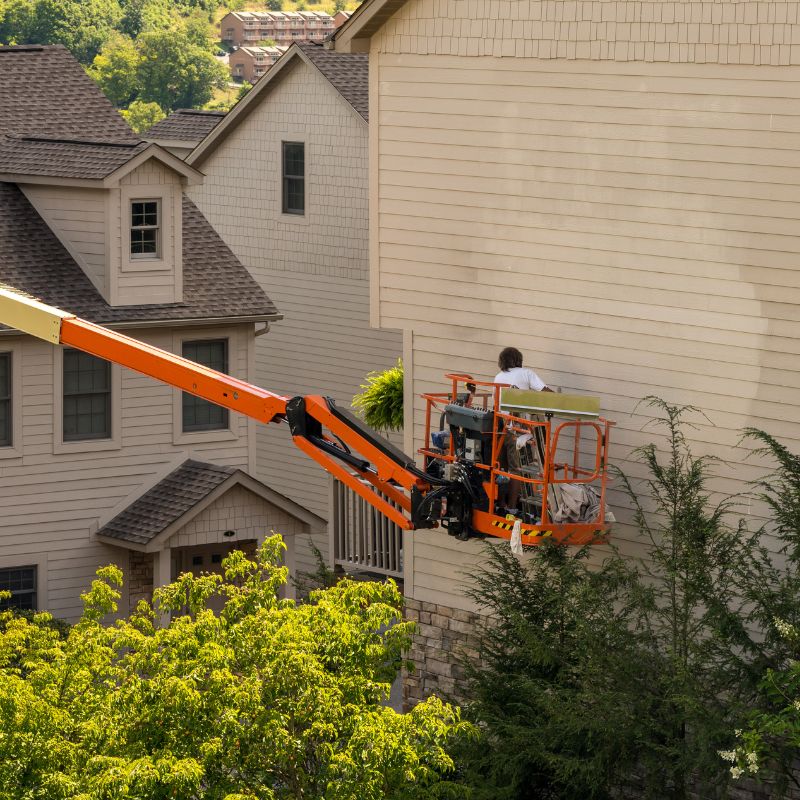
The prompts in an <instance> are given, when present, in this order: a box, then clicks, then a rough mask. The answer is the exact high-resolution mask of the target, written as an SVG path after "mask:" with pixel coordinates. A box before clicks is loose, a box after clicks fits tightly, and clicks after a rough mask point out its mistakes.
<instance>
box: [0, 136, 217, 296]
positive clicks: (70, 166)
mask: <svg viewBox="0 0 800 800" xmlns="http://www.w3.org/2000/svg"><path fill="white" fill-rule="evenodd" d="M201 180H202V175H201V174H200V173H199V172H198V171H197V170H195V169H193V168H192V167H189V166H187V165H186V164H185V163H184V162H183V161H181V160H180V159H179V158H176V157H175V156H173V155H172V154H171V153H168V152H167V151H166V150H164V149H163V148H161V147H159V146H158V145H156V144H147V143H145V142H132V143H129V144H128V143H116V142H112V143H110V142H98V141H85V140H80V139H58V138H52V137H33V136H19V137H14V136H6V137H3V138H2V139H0V181H7V182H9V183H16V184H17V185H18V186H19V188H20V189H21V190H22V191H23V192H24V194H25V195H26V197H27V198H28V200H29V201H30V202H31V204H32V205H33V206H34V208H35V209H36V210H37V212H38V213H39V214H40V216H41V217H42V218H43V219H44V220H45V222H46V223H47V224H48V226H49V227H50V228H51V230H52V231H53V233H54V234H55V235H56V236H57V237H58V238H59V240H60V241H61V242H62V244H63V245H64V247H65V248H66V249H67V251H68V252H69V253H70V255H71V256H72V257H73V258H74V259H75V261H76V262H77V263H78V264H79V266H80V267H81V268H82V269H83V271H84V272H85V273H86V275H87V276H88V277H89V279H90V280H91V281H92V283H93V284H94V285H95V287H96V288H97V290H98V291H99V292H100V294H101V295H102V296H103V298H104V299H105V301H106V302H107V303H108V304H109V305H110V306H134V305H135V306H138V305H151V304H163V303H180V302H182V300H183V258H182V251H183V238H182V236H183V231H182V227H183V226H182V218H183V188H184V186H187V185H191V184H195V183H199V182H200V181H201Z"/></svg>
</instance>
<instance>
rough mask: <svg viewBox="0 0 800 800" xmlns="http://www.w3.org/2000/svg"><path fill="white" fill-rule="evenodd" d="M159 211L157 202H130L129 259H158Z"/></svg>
mask: <svg viewBox="0 0 800 800" xmlns="http://www.w3.org/2000/svg"><path fill="white" fill-rule="evenodd" d="M160 210H161V209H160V208H159V201H158V200H131V258H159V256H160V249H161V247H160V244H161V242H160V238H161V237H160V232H161V229H160V217H161V214H160Z"/></svg>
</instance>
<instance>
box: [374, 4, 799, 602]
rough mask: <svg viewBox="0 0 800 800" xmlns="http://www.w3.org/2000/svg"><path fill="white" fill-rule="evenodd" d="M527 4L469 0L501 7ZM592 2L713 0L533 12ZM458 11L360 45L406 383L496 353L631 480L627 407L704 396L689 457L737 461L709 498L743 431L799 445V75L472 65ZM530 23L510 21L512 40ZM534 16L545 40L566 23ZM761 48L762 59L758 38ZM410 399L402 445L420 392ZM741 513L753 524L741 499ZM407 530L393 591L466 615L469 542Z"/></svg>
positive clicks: (383, 313)
mask: <svg viewBox="0 0 800 800" xmlns="http://www.w3.org/2000/svg"><path fill="white" fill-rule="evenodd" d="M523 5H524V7H525V8H526V9H527V8H528V6H527V4H517V3H515V2H511V3H510V4H509V3H505V4H503V3H497V2H490V3H479V4H478V11H479V15H480V14H481V13H483V11H484V10H493V11H497V10H498V9H500V17H501V18H502V17H503V15H504V14H505V15H506V16H507V15H508V14H509V13H510V14H513V13H514V9H517V8H522V7H523ZM592 5H593V6H594V7H599V9H600V13H601V14H603V15H605V14H607V13H608V14H610V13H613V14H616V13H617V12H618V11H621V10H623V9H624V8H625V7H628V6H631V7H638V8H639V9H640V10H639V11H637V12H636V13H644V12H643V10H642V9H644V7H645V6H648V7H649V8H650V10H649V11H648V13H655V12H653V8H656V9H657V10H658V13H659V14H667V13H669V14H673V15H675V14H678V13H680V14H682V15H683V14H694V13H695V11H693V10H692V9H694V8H695V7H698V8H699V7H705V6H714V7H721V8H723V9H725V8H726V7H727V6H728V5H729V4H713V3H712V4H708V3H706V4H702V3H655V4H644V3H630V4H612V3H595V4H586V3H577V4H576V3H563V4H561V3H556V4H552V3H550V4H548V3H542V4H538V3H533V4H531V8H532V9H536V8H538V7H540V6H541V8H542V9H543V11H542V13H545V11H544V9H546V11H547V13H551V12H553V9H554V8H559V7H562V8H563V13H565V14H566V13H568V12H567V7H570V8H571V9H572V11H570V12H569V13H588V12H584V11H581V8H584V9H585V8H586V7H588V6H592ZM781 5H783V6H784V7H785V8H784V12H786V11H788V13H789V14H795V15H796V12H797V7H798V5H800V4H798V3H786V4H777V3H763V4H730V6H731V7H733V8H735V9H741V8H742V7H745V8H748V7H750V6H752V7H753V8H755V7H756V6H758V7H759V11H758V12H757V13H761V11H760V8H761V7H762V6H763V7H764V8H765V9H767V10H768V13H769V14H770V15H772V16H771V17H770V18H769V22H767V21H766V20H765V21H764V24H765V25H766V24H769V25H771V24H772V23H773V21H774V19H773V17H774V14H775V13H776V11H775V8H776V7H777V6H781ZM466 7H467V6H466V4H464V3H461V2H459V0H452V2H444V3H443V4H438V3H437V4H435V6H434V4H432V3H430V2H429V0H419V2H414V0H411V1H410V2H409V3H407V4H406V6H405V7H404V9H403V10H401V11H400V12H398V14H397V15H395V17H393V18H392V20H391V21H390V22H389V23H388V24H387V25H386V26H385V27H384V32H385V34H386V35H385V36H383V35H380V36H378V37H376V38H374V39H373V42H372V51H371V69H373V70H376V71H377V74H374V75H373V86H374V87H376V88H377V87H380V92H379V97H376V96H375V94H374V93H373V95H372V97H371V100H372V108H373V120H375V121H377V120H379V122H380V124H379V128H378V131H377V134H376V137H375V140H374V150H373V151H372V153H371V155H372V161H371V164H372V165H373V168H374V169H376V170H377V171H378V180H377V181H376V187H375V191H374V195H373V197H374V202H375V203H376V217H375V219H377V220H378V221H379V224H378V227H377V229H376V230H375V231H374V236H375V241H374V246H375V248H376V250H377V253H378V255H379V259H376V263H374V265H373V267H374V272H373V278H374V280H375V281H376V282H377V286H378V292H379V300H380V302H379V306H378V311H379V322H380V324H381V325H384V326H386V327H393V326H402V327H407V328H408V329H410V330H413V332H414V336H413V370H412V373H413V374H412V376H411V380H412V382H413V390H414V392H415V393H419V392H420V391H425V390H430V389H433V388H435V387H437V386H439V385H440V384H439V383H437V382H438V381H439V380H440V376H441V374H442V372H444V371H445V370H453V369H458V370H460V371H467V372H472V373H473V374H476V375H478V376H482V377H485V378H491V377H492V376H493V375H494V373H495V372H496V367H495V359H496V357H497V352H498V351H499V350H500V348H502V347H504V346H507V345H509V344H512V345H514V346H517V347H519V348H520V349H522V350H523V352H524V353H525V356H526V363H528V364H530V365H531V366H533V367H534V368H535V369H536V370H537V371H538V372H539V373H540V374H541V375H542V377H543V378H544V379H545V380H546V381H548V382H549V383H552V384H553V385H556V386H561V387H562V388H563V390H564V391H572V392H577V393H585V394H593V395H599V396H600V397H601V400H602V407H603V411H604V413H605V414H606V415H607V416H609V417H610V418H612V419H616V420H617V422H618V427H617V428H615V430H614V432H613V441H614V445H613V451H612V452H613V454H614V461H615V462H616V463H617V464H618V465H620V466H622V467H623V468H625V469H626V470H628V471H630V472H631V473H632V474H633V475H640V474H641V471H642V470H641V467H640V466H638V465H635V464H633V463H632V462H631V461H630V460H629V456H630V453H631V451H632V449H633V448H635V447H637V446H639V445H641V444H643V443H645V442H647V441H650V440H652V438H653V437H654V434H653V433H652V432H651V431H648V430H644V431H643V430H642V428H643V426H644V425H645V423H646V422H647V419H648V418H649V416H650V415H651V412H650V411H649V410H648V409H647V408H645V407H643V406H638V407H637V404H638V403H639V401H640V400H641V399H642V398H643V397H645V396H647V395H653V394H655V395H659V396H661V397H663V398H665V399H666V400H668V401H670V402H675V403H686V404H692V405H695V406H698V407H699V408H700V409H702V411H703V412H704V413H705V414H706V415H707V416H708V420H703V419H700V420H699V421H698V427H697V429H696V430H695V431H693V432H692V441H693V445H692V446H693V448H694V450H695V452H697V453H698V454H700V453H712V454H714V455H716V456H719V457H721V458H722V459H724V460H725V462H727V463H726V464H725V465H723V466H721V467H720V468H719V469H718V470H717V472H718V473H721V474H727V472H728V470H729V469H731V470H732V469H734V468H735V475H736V480H734V481H729V480H723V479H722V478H720V479H715V480H714V481H712V488H714V489H717V490H723V491H736V490H743V489H745V488H746V482H747V481H748V480H751V479H753V478H755V477H757V476H758V475H759V474H761V472H762V466H763V465H760V464H759V462H758V461H757V460H755V459H753V458H750V459H748V460H747V461H744V463H743V459H744V457H745V455H746V449H745V448H743V447H741V446H740V444H739V441H740V434H741V431H742V429H743V428H744V427H746V426H749V425H753V426H757V427H762V428H765V429H767V430H769V431H770V432H772V433H774V434H776V435H778V436H780V437H781V438H782V439H783V440H784V441H785V442H786V443H787V444H788V445H789V446H790V447H793V448H795V449H798V448H800V421H798V418H797V406H798V403H800V368H798V363H800V362H798V358H797V357H798V353H799V352H800V345H798V333H800V328H798V319H799V317H798V304H800V278H798V273H797V269H796V267H797V263H798V256H797V253H798V251H799V250H800V239H799V238H798V233H797V226H796V216H797V212H798V210H800V189H798V188H797V187H798V178H800V173H798V170H800V161H798V159H797V157H796V151H797V149H798V146H799V145H800V138H798V136H800V124H798V120H800V79H798V76H797V75H796V74H795V72H794V71H793V70H790V69H785V68H782V67H780V66H760V67H754V66H744V65H742V64H717V63H713V64H712V63H686V62H688V61H691V60H692V58H693V59H694V60H695V61H696V60H702V59H698V55H697V54H698V51H696V50H695V51H692V52H693V53H694V56H693V57H692V58H690V53H689V52H688V51H685V50H682V49H681V48H680V47H679V49H678V51H676V52H677V55H676V57H675V58H674V59H672V60H673V61H675V62H683V63H648V62H647V61H646V60H645V59H644V57H642V59H641V60H640V61H637V62H630V61H625V59H622V61H613V60H610V59H613V58H615V56H614V55H605V56H604V55H597V56H596V58H597V59H598V60H596V61H588V60H577V59H576V60H570V57H568V56H567V55H564V56H563V57H561V60H558V61H554V60H550V58H549V56H548V57H545V56H543V55H541V54H540V57H539V58H523V57H516V52H515V53H512V54H511V55H515V57H514V58H496V57H493V56H492V55H488V56H484V57H469V55H468V53H467V52H466V51H463V47H464V45H463V42H464V40H465V37H466V39H469V37H470V35H471V34H470V33H469V31H471V30H472V28H471V27H470V24H471V23H470V21H469V20H467V19H466V18H465V17H464V15H465V13H466V12H465V8H466ZM470 7H472V6H471V5H470ZM679 7H680V9H681V10H680V11H678V9H679ZM435 8H436V9H440V11H441V13H439V12H435ZM576 8H577V9H578V10H577V11H575V9H576ZM612 8H613V9H614V10H613V12H612V11H611V9H612ZM487 13H488V11H487ZM527 13H528V12H527V11H526V12H524V13H523V12H520V14H521V16H522V18H521V19H520V20H518V21H515V22H514V24H513V30H518V29H519V28H520V27H521V29H522V30H527V27H526V26H528V25H529V24H530V22H529V18H528V17H527V16H526V14H527ZM531 13H536V12H535V11H532V12H531ZM553 13H555V12H553ZM624 13H627V12H624ZM702 13H705V12H702ZM714 13H719V12H717V11H715V12H714ZM725 13H726V14H727V13H730V12H729V11H725ZM736 13H739V11H738V10H737V11H736ZM746 13H747V14H748V15H750V14H752V13H753V12H752V11H747V12H746ZM429 14H432V15H433V16H432V17H431V18H428V15H429ZM442 14H444V15H446V14H450V16H451V17H453V19H452V20H451V22H452V25H453V28H452V37H451V39H450V40H449V42H450V43H449V44H447V43H446V42H442V43H438V42H437V40H436V39H437V35H439V34H437V33H436V32H437V31H439V30H440V29H442V26H443V25H445V24H446V20H443V19H442ZM604 19H605V17H604ZM478 21H479V23H480V24H481V25H484V27H486V26H488V25H489V20H487V19H485V18H480V16H479V19H478ZM506 21H508V20H506ZM606 21H607V22H609V23H610V22H611V20H606ZM795 21H796V20H795ZM500 22H503V20H502V19H501V20H500ZM492 24H495V23H492ZM498 24H499V23H498ZM721 24H722V23H720V25H721ZM743 24H745V23H743ZM681 25H683V23H681ZM459 26H461V27H460V28H459ZM464 26H467V27H466V28H464ZM486 29H487V30H488V29H489V28H488V27H487V28H486ZM459 30H460V31H461V33H459ZM465 30H466V31H468V32H467V33H464V31H465ZM547 30H548V31H549V34H548V35H551V36H552V37H559V36H560V37H562V38H564V37H567V36H568V34H567V33H566V32H567V31H571V30H573V28H572V27H570V26H569V25H567V23H566V22H565V21H562V22H560V23H559V24H558V25H552V24H551V25H550V27H548V29H547ZM605 30H606V31H608V30H610V29H609V28H608V27H606V29H605ZM617 30H618V31H619V30H621V29H620V28H619V27H617ZM624 30H628V29H627V28H626V29H624ZM633 30H634V29H633V27H631V28H630V30H628V33H626V34H624V36H627V37H629V38H634V33H633ZM677 30H678V33H676V36H679V37H680V36H682V35H684V34H683V33H682V31H683V30H684V29H683V28H679V29H677ZM720 30H722V29H721V28H720ZM763 30H764V29H763V28H762V27H760V26H759V25H755V26H751V27H750V28H749V29H748V31H749V32H747V33H746V35H748V36H750V37H754V36H756V35H758V36H760V35H762V33H763ZM559 31H560V33H559ZM640 32H641V31H640ZM607 35H608V36H610V35H611V34H607ZM647 35H649V34H647ZM686 35H688V34H686ZM739 35H740V36H744V35H745V32H743V31H741V30H740V33H739ZM533 36H534V37H535V36H536V34H535V33H534V34H533ZM624 36H623V38H624ZM561 44H562V43H561V42H560V41H559V42H556V41H554V42H553V45H554V49H553V50H552V52H554V53H555V52H561V49H562V48H561ZM678 44H680V42H678ZM609 46H610V45H609ZM616 46H617V50H616V51H615V52H617V53H619V52H628V51H626V50H625V49H624V48H621V45H620V43H619V42H617V43H616ZM681 47H682V45H681ZM437 48H438V49H437ZM620 48H621V49H620ZM634 50H635V48H634ZM462 51H463V56H467V57H458V56H454V55H434V54H433V53H443V54H448V53H453V52H455V53H462ZM486 52H489V53H492V52H493V51H492V50H491V49H489V50H488V51H486ZM548 52H550V50H549V49H548ZM603 52H606V51H603ZM608 52H611V51H608ZM706 52H708V51H706ZM744 52H745V51H744V49H742V50H741V53H744ZM400 53H402V54H400ZM424 53H428V54H427V55H425V54H424ZM475 56H477V53H476V54H475ZM729 56H730V54H729ZM587 58H588V56H587ZM665 60H667V61H668V60H669V59H665ZM706 60H707V59H706ZM728 60H729V61H733V60H738V61H741V62H743V63H744V62H745V61H747V57H746V56H745V55H740V57H738V58H737V59H733V58H731V57H728ZM761 61H762V62H763V63H772V64H778V63H781V62H780V61H779V60H774V59H772V57H771V56H770V55H769V54H768V53H767V52H764V53H763V56H762V58H761ZM750 63H752V61H751V62H750ZM377 103H379V104H380V108H379V110H376V104H377ZM414 408H415V414H414V417H415V419H414V422H415V425H414V442H415V446H419V444H420V443H421V438H422V435H423V430H422V423H423V418H422V413H423V407H422V404H421V402H420V401H418V400H417V401H415V405H414ZM728 465H730V467H729V466H728ZM611 501H612V505H613V507H614V510H615V512H616V513H617V516H618V518H620V520H621V524H620V525H618V526H616V528H615V534H614V535H615V540H616V542H617V543H618V544H619V545H620V546H621V547H622V549H623V551H625V552H627V553H630V554H633V555H636V554H638V553H640V552H641V545H640V544H639V543H638V542H637V541H636V540H635V537H634V536H633V532H632V530H631V528H630V527H629V526H628V525H627V523H629V522H630V513H629V512H628V511H627V510H626V509H625V507H624V505H625V504H624V501H623V499H622V498H621V496H620V494H619V493H618V492H615V493H612V496H611ZM743 512H744V513H745V514H747V515H752V516H751V518H750V519H751V523H752V524H754V525H756V524H758V522H759V518H760V509H759V508H758V507H757V506H755V505H752V506H751V505H750V504H747V503H745V504H744V506H743ZM412 536H413V537H414V544H413V550H412V553H413V556H412V560H413V567H412V569H413V577H412V579H411V580H410V581H409V585H410V586H411V592H410V595H411V596H412V597H415V598H416V599H420V600H428V601H432V602H438V603H443V602H446V603H449V604H454V605H456V606H461V607H465V608H469V607H470V605H471V604H470V601H469V600H468V599H466V598H465V597H464V580H465V579H464V577H463V574H462V573H463V572H464V571H469V569H470V568H471V566H470V565H475V564H477V563H479V562H480V560H481V555H480V547H479V546H478V545H477V544H476V543H472V542H470V543H467V544H462V543H460V542H455V541H454V540H452V539H450V538H449V537H447V536H443V535H441V534H436V533H435V532H430V533H428V532H425V533H417V534H412ZM768 544H769V546H773V545H772V544H771V543H768Z"/></svg>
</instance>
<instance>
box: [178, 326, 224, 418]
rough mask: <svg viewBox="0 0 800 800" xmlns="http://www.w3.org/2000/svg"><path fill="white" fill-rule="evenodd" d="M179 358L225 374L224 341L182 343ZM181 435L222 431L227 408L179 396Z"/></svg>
mask: <svg viewBox="0 0 800 800" xmlns="http://www.w3.org/2000/svg"><path fill="white" fill-rule="evenodd" d="M183 357H184V358H188V359H190V360H191V361H194V362H196V363H198V364H202V365H203V366H205V367H211V369H215V370H217V371H218V372H225V373H227V371H228V340H227V339H214V340H211V341H202V342H184V343H183ZM182 415H183V432H184V433H194V432H196V431H219V430H226V429H227V428H228V427H229V426H228V419H229V415H228V409H227V408H223V407H222V406H218V405H216V404H215V403H209V402H208V400H203V399H202V398H200V397H195V396H194V395H193V394H186V393H185V392H184V394H183V407H182Z"/></svg>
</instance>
